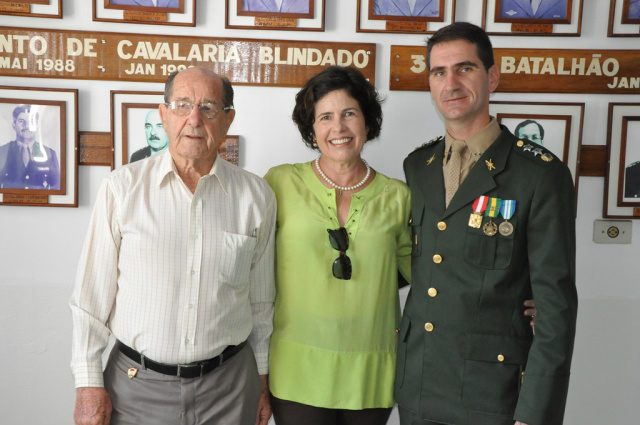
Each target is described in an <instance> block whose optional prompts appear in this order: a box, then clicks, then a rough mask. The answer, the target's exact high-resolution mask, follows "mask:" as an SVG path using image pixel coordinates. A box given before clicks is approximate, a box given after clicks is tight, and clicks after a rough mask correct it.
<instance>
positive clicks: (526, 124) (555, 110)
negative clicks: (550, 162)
mask: <svg viewBox="0 0 640 425" xmlns="http://www.w3.org/2000/svg"><path fill="white" fill-rule="evenodd" d="M489 113H490V114H491V115H492V116H494V117H496V119H497V120H498V123H499V124H501V125H504V126H505V127H507V128H508V129H509V131H511V133H513V134H514V135H515V136H516V137H518V138H519V139H521V140H522V141H524V142H525V143H526V144H525V147H524V149H527V150H530V151H531V152H532V153H533V154H534V155H535V154H536V152H535V149H536V148H544V149H547V150H549V151H551V153H553V154H554V155H555V156H557V157H558V158H559V159H560V160H561V161H562V162H564V163H565V164H567V166H568V167H569V170H570V171H571V176H572V177H573V182H574V183H575V187H576V193H577V192H578V170H579V166H580V150H581V148H582V124H583V120H584V103H548V102H528V103H527V102H490V103H489ZM538 152H539V154H540V155H541V154H542V151H538Z"/></svg>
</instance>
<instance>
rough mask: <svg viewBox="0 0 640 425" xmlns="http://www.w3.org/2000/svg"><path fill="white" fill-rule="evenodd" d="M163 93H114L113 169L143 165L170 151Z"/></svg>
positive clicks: (112, 100)
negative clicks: (162, 115) (162, 111)
mask: <svg viewBox="0 0 640 425" xmlns="http://www.w3.org/2000/svg"><path fill="white" fill-rule="evenodd" d="M161 103H164V94H163V93H162V92H142V91H115V90H112V91H111V141H112V143H113V161H112V163H111V168H112V169H113V168H119V167H121V166H123V165H125V164H129V163H131V162H135V161H139V160H141V159H144V158H148V157H150V156H153V155H156V154H159V153H162V152H164V151H165V150H167V148H168V146H169V138H168V137H167V134H166V133H165V132H164V127H163V125H162V121H161V120H160V113H159V112H158V107H159V106H160V104H161Z"/></svg>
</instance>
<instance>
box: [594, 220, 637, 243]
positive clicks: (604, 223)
mask: <svg viewBox="0 0 640 425" xmlns="http://www.w3.org/2000/svg"><path fill="white" fill-rule="evenodd" d="M593 241H594V242H595V243H621V244H630V243H631V220H595V221H594V222H593Z"/></svg>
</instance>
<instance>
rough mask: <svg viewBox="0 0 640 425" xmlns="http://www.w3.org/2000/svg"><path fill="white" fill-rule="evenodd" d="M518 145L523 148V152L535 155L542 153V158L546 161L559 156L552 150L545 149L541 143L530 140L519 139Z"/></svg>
mask: <svg viewBox="0 0 640 425" xmlns="http://www.w3.org/2000/svg"><path fill="white" fill-rule="evenodd" d="M516 146H517V147H518V148H520V150H522V152H529V153H530V154H531V155H533V156H534V157H537V156H538V155H540V159H541V160H543V161H544V162H551V161H553V160H554V158H557V157H556V156H555V155H553V153H551V151H549V150H547V149H545V148H544V147H543V146H542V145H539V144H537V143H534V142H530V141H528V140H522V139H518V141H517V142H516Z"/></svg>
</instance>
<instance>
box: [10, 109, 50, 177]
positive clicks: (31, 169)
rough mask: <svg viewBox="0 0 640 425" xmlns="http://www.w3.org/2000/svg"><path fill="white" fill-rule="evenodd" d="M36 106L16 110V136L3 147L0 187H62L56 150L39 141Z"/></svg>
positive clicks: (14, 112) (14, 120)
mask: <svg viewBox="0 0 640 425" xmlns="http://www.w3.org/2000/svg"><path fill="white" fill-rule="evenodd" d="M35 109H36V108H35V107H33V106H32V105H18V106H16V107H15V108H14V109H13V124H12V127H13V130H14V131H15V133H16V139H15V140H13V141H11V142H9V143H7V144H4V145H2V146H0V189H35V190H58V189H60V165H59V163H58V157H57V155H56V151H54V150H53V149H51V148H50V147H48V146H45V145H43V144H42V143H41V142H40V141H38V140H36V138H37V136H42V132H41V131H39V128H38V119H39V118H40V117H39V114H38V112H36V110H35Z"/></svg>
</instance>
